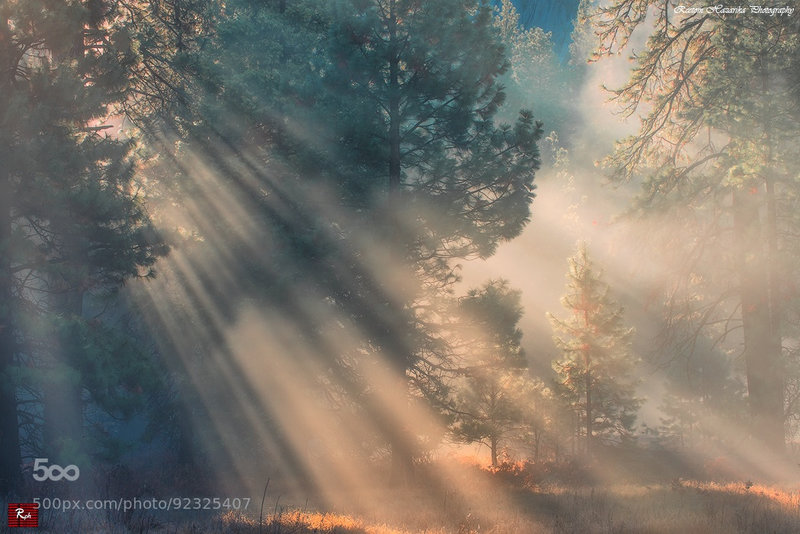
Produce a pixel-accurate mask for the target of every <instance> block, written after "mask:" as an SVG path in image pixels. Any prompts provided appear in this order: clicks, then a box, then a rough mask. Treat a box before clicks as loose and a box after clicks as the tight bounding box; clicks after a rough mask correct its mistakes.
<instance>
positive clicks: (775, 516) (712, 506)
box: [0, 480, 800, 534]
mask: <svg viewBox="0 0 800 534" xmlns="http://www.w3.org/2000/svg"><path fill="white" fill-rule="evenodd" d="M461 489H462V490H463V488H461ZM473 489H474V490H475V491H479V492H480V493H481V495H479V497H481V499H480V500H474V499H472V497H474V496H471V495H468V494H465V493H468V492H465V491H458V492H456V491H455V490H453V492H452V493H448V494H447V495H444V494H443V495H441V496H440V499H438V500H432V499H431V497H430V493H424V492H419V491H410V490H406V491H398V490H394V491H391V490H386V491H385V492H383V493H380V494H379V493H375V494H374V496H375V498H376V500H381V501H383V502H384V503H385V504H386V506H374V507H372V509H371V510H370V511H368V512H358V513H356V512H353V513H347V512H346V511H336V512H331V513H321V512H316V511H311V510H299V509H290V510H283V511H278V513H275V514H271V515H268V516H267V517H266V518H264V519H263V520H262V521H261V522H260V523H259V521H258V518H257V517H256V518H253V517H252V516H246V515H242V514H235V513H227V514H225V515H218V516H208V517H206V518H205V519H202V520H201V519H199V518H197V517H194V518H192V519H191V520H184V521H176V520H175V518H174V517H173V518H171V519H170V520H169V521H167V520H166V519H167V518H164V519H160V518H157V517H154V516H149V515H137V516H132V517H129V518H127V521H126V522H125V523H120V522H119V521H118V520H113V519H109V518H99V517H95V516H90V515H87V514H78V513H74V514H59V515H58V516H55V515H54V514H43V516H42V527H40V528H39V529H38V532H52V533H62V532H64V533H73V532H75V533H77V532H80V533H87V534H89V533H104V534H106V533H107V534H122V533H128V532H134V533H139V534H145V533H152V534H167V533H169V534H190V533H191V534H200V533H204V534H205V533H210V534H222V533H232V534H236V533H240V534H311V533H315V534H407V533H423V534H451V533H452V534H478V533H481V534H483V533H489V534H519V533H537V532H543V533H551V532H552V533H559V534H567V533H575V534H577V533H581V534H583V533H588V534H595V533H596V534H606V533H608V534H611V533H653V534H656V533H665V534H666V533H674V532H681V533H702V534H713V533H731V532H742V533H759V534H762V533H795V532H800V492H798V491H797V490H789V489H785V488H778V487H773V486H766V485H758V484H755V485H754V484H749V483H741V482H739V483H727V484H721V483H701V482H697V481H678V480H676V481H674V482H673V483H672V484H661V485H649V486H647V485H639V484H617V485H610V486H595V487H566V486H558V487H555V486H553V487H548V488H546V489H542V488H538V489H537V488H524V487H522V488H521V487H517V488H510V487H508V486H505V485H503V486H500V485H495V486H494V487H489V486H480V485H477V486H475V487H474V488H473ZM361 504H363V503H361ZM3 527H5V525H3ZM9 531H10V529H7V528H0V532H9ZM11 534H13V533H11Z"/></svg>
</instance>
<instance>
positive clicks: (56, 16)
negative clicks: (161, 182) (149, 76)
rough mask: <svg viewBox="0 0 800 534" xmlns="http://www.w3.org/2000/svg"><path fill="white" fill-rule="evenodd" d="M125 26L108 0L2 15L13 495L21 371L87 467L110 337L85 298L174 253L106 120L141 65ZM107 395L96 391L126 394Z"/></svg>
mask: <svg viewBox="0 0 800 534" xmlns="http://www.w3.org/2000/svg"><path fill="white" fill-rule="evenodd" d="M117 15H118V13H116V12H115V11H114V6H113V5H111V4H107V3H105V2H102V1H96V0H88V1H86V2H51V1H32V2H5V3H3V5H2V7H0V62H1V63H0V64H2V71H1V72H0V76H2V78H0V90H1V91H2V93H3V95H4V98H3V101H2V103H0V121H1V122H0V155H1V156H2V157H1V158H0V159H2V161H3V165H2V170H0V197H2V206H1V207H2V222H1V223H0V224H1V225H2V229H0V250H2V255H1V256H2V264H0V294H2V298H3V303H2V306H1V309H0V324H1V325H2V327H1V328H0V336H2V340H1V341H0V376H2V378H3V384H4V385H3V388H2V396H1V397H0V401H2V402H3V404H2V406H0V412H2V420H0V451H2V459H1V460H0V484H1V485H0V493H5V492H9V491H13V490H14V489H15V488H16V487H17V485H18V483H19V469H20V459H21V458H20V434H19V425H18V421H17V402H16V399H17V395H18V394H19V390H18V387H19V386H20V385H21V383H20V381H19V380H20V377H21V376H22V375H21V373H20V372H19V370H20V364H22V363H24V364H25V367H26V368H36V369H37V371H36V372H35V373H34V376H33V378H32V379H31V380H30V381H29V382H28V383H27V385H28V386H29V387H32V388H34V390H35V391H38V392H39V394H40V400H41V402H42V413H43V415H44V423H43V424H44V428H43V429H42V430H43V431H42V434H43V436H44V443H42V444H41V445H40V446H41V447H43V450H44V452H46V453H47V454H48V455H49V457H52V458H54V459H58V458H59V457H60V456H62V454H63V455H72V457H73V459H74V458H75V457H77V456H78V455H81V456H80V457H81V458H85V457H84V456H83V454H84V453H85V452H86V451H87V450H88V446H87V445H88V444H87V443H86V441H85V436H84V419H83V404H84V398H83V392H84V391H87V390H89V391H90V393H91V389H92V388H91V386H90V384H91V383H92V382H93V381H94V382H95V384H97V379H98V378H99V377H98V376H97V375H96V374H95V373H97V372H99V367H100V366H98V365H97V362H92V361H89V359H87V358H89V357H90V355H91V354H93V350H94V348H95V347H96V344H95V343H94V342H93V341H92V340H93V339H95V340H97V339H101V338H105V335H104V327H103V326H102V324H101V323H100V322H98V321H94V322H92V321H90V320H88V318H87V317H85V315H84V302H85V299H86V298H87V297H88V296H89V295H100V294H102V293H106V292H108V291H109V290H113V289H114V288H116V287H118V286H119V285H120V284H121V283H122V282H123V281H124V280H125V279H126V278H129V277H132V276H146V275H148V274H150V273H151V271H150V269H149V267H150V266H151V265H152V264H153V262H154V261H155V255H156V254H157V253H159V252H160V251H161V246H162V245H161V240H160V239H159V238H158V237H157V235H156V234H155V232H154V231H153V229H152V227H151V226H150V225H149V220H148V217H147V213H146V211H145V209H144V205H143V200H142V199H141V198H140V197H139V195H138V193H137V187H136V183H135V180H134V165H133V162H132V161H131V159H130V158H129V153H130V148H131V146H130V143H129V142H127V141H124V140H120V139H118V138H116V137H115V136H113V135H109V133H110V132H111V133H113V130H112V128H114V126H113V125H112V124H108V123H107V122H106V120H107V118H108V117H109V115H110V114H111V113H112V112H113V110H114V106H115V105H116V104H119V103H120V102H122V101H123V100H124V99H125V98H126V94H127V80H128V78H127V66H128V65H129V64H130V58H131V57H132V54H131V50H130V46H131V41H130V39H129V38H128V35H127V33H126V31H125V30H124V28H121V27H120V26H118V25H116V24H115V23H114V21H115V20H117ZM98 334H99V338H98V337H97V335H98ZM111 345H113V344H111ZM109 346H110V345H106V348H108V347H109ZM134 380H135V379H134ZM100 382H102V380H100ZM106 386H107V387H106V388H102V387H101V388H99V389H97V388H95V389H94V392H95V393H98V394H99V395H101V396H102V395H104V394H105V395H107V394H108V393H109V391H110V390H113V389H114V388H116V387H122V386H123V384H117V385H114V386H111V385H109V384H106ZM25 437H26V438H30V436H25ZM29 452H31V451H29ZM64 461H71V460H70V458H68V457H64Z"/></svg>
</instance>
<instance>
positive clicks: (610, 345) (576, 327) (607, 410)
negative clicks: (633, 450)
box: [549, 244, 640, 456]
mask: <svg viewBox="0 0 800 534" xmlns="http://www.w3.org/2000/svg"><path fill="white" fill-rule="evenodd" d="M562 304H563V305H564V308H566V309H567V311H568V312H570V314H569V315H568V316H567V317H566V318H564V319H558V318H556V317H554V316H552V315H549V317H550V322H551V323H552V326H553V330H554V331H555V333H556V336H555V337H554V340H555V343H556V346H557V347H558V348H559V349H560V350H561V352H562V354H563V359H561V360H558V361H555V362H554V363H553V368H554V370H555V371H556V373H557V374H558V377H559V378H558V384H559V386H560V388H561V389H562V391H563V396H564V399H565V401H566V402H567V403H568V404H569V405H570V406H571V408H572V409H573V410H574V411H575V413H576V414H577V415H578V417H579V420H580V429H581V433H582V434H583V436H585V451H586V454H587V455H589V456H591V455H592V452H593V448H594V443H595V442H596V440H597V439H600V440H608V439H612V438H614V437H616V438H618V439H620V438H622V439H624V438H626V437H628V436H630V433H631V430H632V428H633V424H634V422H635V420H636V412H637V411H638V409H639V405H640V400H639V399H637V398H636V397H635V391H634V390H635V387H636V380H635V378H634V377H633V372H634V366H635V364H636V359H635V358H634V357H633V354H632V353H631V338H632V336H633V329H631V328H627V327H625V326H624V324H623V317H622V315H623V310H622V308H621V307H620V306H619V305H618V304H617V303H615V302H614V301H613V300H612V299H611V297H610V296H609V287H608V285H607V284H606V283H605V282H603V281H602V279H601V273H598V272H597V271H596V270H595V267H594V265H593V263H592V262H591V261H590V259H589V256H588V254H587V252H586V245H585V244H581V245H580V246H579V248H578V252H577V254H576V255H575V256H573V257H572V258H570V260H569V272H568V274H567V294H566V295H565V296H564V298H563V299H562Z"/></svg>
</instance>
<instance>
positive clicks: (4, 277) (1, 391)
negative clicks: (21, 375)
mask: <svg viewBox="0 0 800 534" xmlns="http://www.w3.org/2000/svg"><path fill="white" fill-rule="evenodd" d="M4 148H5V147H0V150H3V149H4ZM0 180H2V182H0V497H2V496H4V495H9V494H14V493H16V492H17V491H18V490H19V486H20V482H21V480H22V473H21V471H20V463H21V458H20V441H19V421H18V420H17V399H16V386H15V383H14V379H13V377H12V374H13V373H12V371H13V368H14V357H15V353H16V350H15V346H16V343H15V336H14V326H13V317H12V315H13V312H12V303H13V293H12V280H13V279H12V276H11V264H10V259H9V255H8V246H9V244H10V237H11V184H10V183H9V178H8V175H7V174H5V173H3V174H0Z"/></svg>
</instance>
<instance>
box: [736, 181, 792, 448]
mask: <svg viewBox="0 0 800 534" xmlns="http://www.w3.org/2000/svg"><path fill="white" fill-rule="evenodd" d="M758 193H759V192H758V189H756V187H755V186H754V187H752V188H750V189H748V188H746V187H745V188H742V189H739V190H737V191H735V192H734V194H733V220H734V230H735V236H736V239H737V240H738V241H739V246H740V249H739V260H738V261H739V277H740V296H741V303H742V326H743V332H744V359H745V365H746V370H747V391H748V396H749V403H750V412H751V416H752V419H753V424H752V432H753V436H754V437H755V438H756V439H757V440H759V441H761V442H762V444H763V445H764V446H765V447H766V448H767V449H768V450H770V451H772V452H774V453H783V452H784V430H783V375H782V365H781V339H780V333H779V328H778V327H777V325H776V324H774V320H773V319H774V318H773V311H772V304H773V303H772V299H771V298H770V279H769V278H770V277H769V272H770V270H771V267H770V266H769V265H767V261H766V259H767V251H766V250H765V249H764V237H765V236H764V235H762V225H761V223H760V217H759V206H760V202H759V201H760V199H759V194H758ZM767 240H769V236H767Z"/></svg>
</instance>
